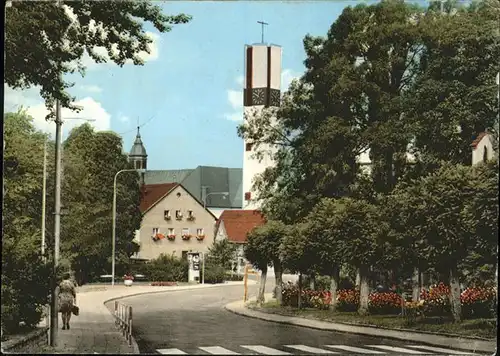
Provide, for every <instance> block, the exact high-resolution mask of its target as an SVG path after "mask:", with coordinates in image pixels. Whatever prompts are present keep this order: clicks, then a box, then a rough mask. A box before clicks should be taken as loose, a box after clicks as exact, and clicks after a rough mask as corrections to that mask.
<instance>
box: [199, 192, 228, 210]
mask: <svg viewBox="0 0 500 356" xmlns="http://www.w3.org/2000/svg"><path fill="white" fill-rule="evenodd" d="M215 194H219V195H222V196H225V197H227V196H229V192H213V193H208V194H207V195H205V199H203V209H206V208H207V198H208V197H209V196H210V195H215Z"/></svg>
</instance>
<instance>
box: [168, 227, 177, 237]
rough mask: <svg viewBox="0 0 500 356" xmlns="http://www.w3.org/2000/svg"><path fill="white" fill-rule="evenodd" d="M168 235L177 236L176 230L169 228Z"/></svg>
mask: <svg viewBox="0 0 500 356" xmlns="http://www.w3.org/2000/svg"><path fill="white" fill-rule="evenodd" d="M168 234H169V235H175V229H173V228H171V227H169V228H168Z"/></svg>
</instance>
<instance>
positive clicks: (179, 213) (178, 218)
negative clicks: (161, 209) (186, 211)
mask: <svg viewBox="0 0 500 356" xmlns="http://www.w3.org/2000/svg"><path fill="white" fill-rule="evenodd" d="M175 218H176V219H177V220H180V219H182V213H181V211H180V210H176V211H175Z"/></svg>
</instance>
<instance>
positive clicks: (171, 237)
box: [167, 234, 175, 241]
mask: <svg viewBox="0 0 500 356" xmlns="http://www.w3.org/2000/svg"><path fill="white" fill-rule="evenodd" d="M167 239H169V240H170V241H173V240H175V234H170V235H167Z"/></svg>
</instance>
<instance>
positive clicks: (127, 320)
mask: <svg viewBox="0 0 500 356" xmlns="http://www.w3.org/2000/svg"><path fill="white" fill-rule="evenodd" d="M115 325H116V326H117V327H118V328H120V329H121V330H122V334H123V336H125V338H126V339H127V341H128V345H129V346H131V345H132V307H131V306H130V305H126V304H123V303H120V302H119V301H117V300H115Z"/></svg>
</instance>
